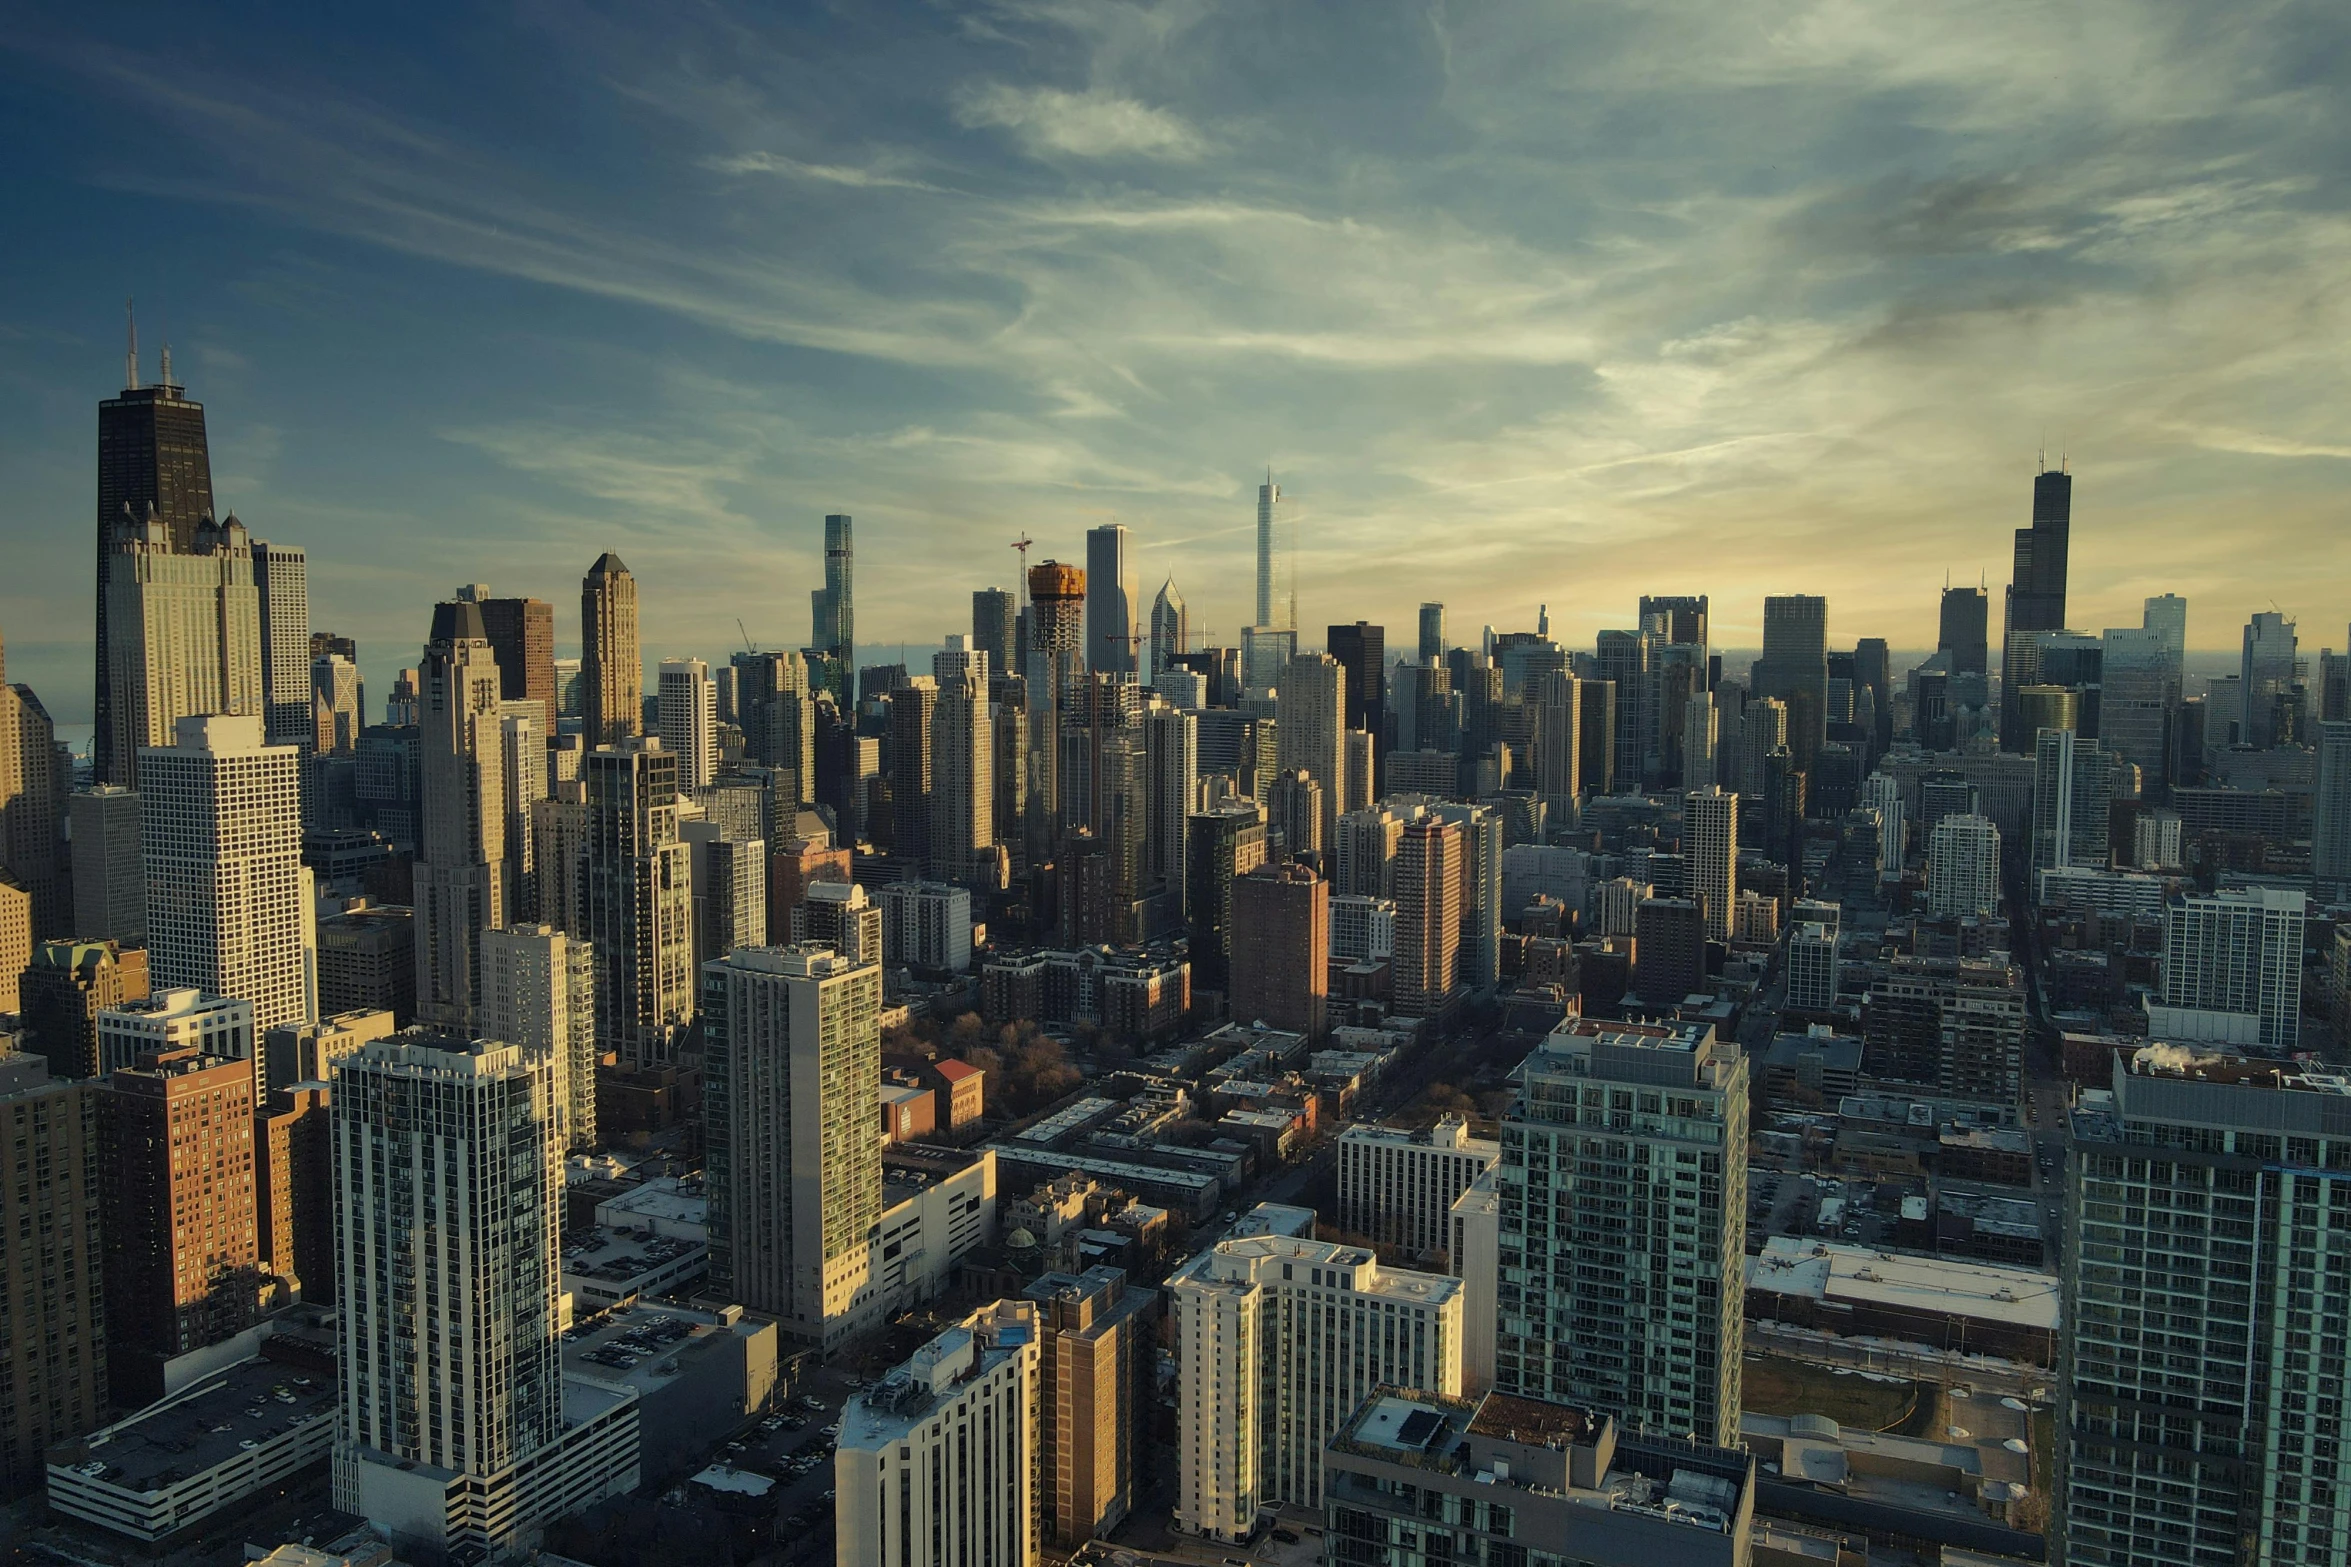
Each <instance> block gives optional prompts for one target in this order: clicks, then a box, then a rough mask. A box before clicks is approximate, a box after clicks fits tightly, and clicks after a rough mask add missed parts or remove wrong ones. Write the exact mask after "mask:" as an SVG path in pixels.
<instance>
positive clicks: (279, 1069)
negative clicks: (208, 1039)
mask: <svg viewBox="0 0 2351 1567" xmlns="http://www.w3.org/2000/svg"><path fill="white" fill-rule="evenodd" d="M219 1004H220V1005H222V1006H236V1005H242V1003H241V1002H223V1003H219ZM399 1028H400V1025H399V1023H398V1021H397V1020H396V1019H394V1017H393V1016H392V1014H391V1013H389V1012H383V1011H364V1012H343V1013H337V1014H333V1015H330V1016H327V1017H323V1018H320V1019H319V1020H318V1021H317V1022H315V1023H297V1024H293V1025H290V1026H288V1027H284V1028H273V1029H271V1030H270V1031H269V1032H268V1033H266V1034H264V1035H262V1036H261V1054H260V1058H259V1064H258V1066H257V1068H256V1070H255V1071H254V1074H253V1078H254V1082H253V1092H254V1096H255V1099H256V1101H257V1102H258V1101H260V1100H263V1099H266V1098H267V1096H268V1095H270V1094H271V1093H274V1092H276V1091H277V1090H280V1089H287V1088H294V1087H298V1086H302V1085H306V1084H308V1085H315V1084H320V1083H329V1082H332V1081H333V1080H334V1076H335V1064H336V1063H337V1062H339V1061H341V1060H342V1059H343V1058H344V1057H345V1056H348V1055H351V1054H353V1053H354V1052H355V1051H357V1050H358V1049H359V1047H360V1046H361V1045H364V1044H367V1043H368V1042H369V1041H371V1040H377V1039H386V1038H389V1037H390V1036H391V1035H393V1034H395V1033H397V1032H399ZM225 1053H226V1051H225V1050H223V1049H214V1048H206V1049H205V1054H207V1055H221V1054H225Z"/></svg>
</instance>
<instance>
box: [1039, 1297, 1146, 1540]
mask: <svg viewBox="0 0 2351 1567" xmlns="http://www.w3.org/2000/svg"><path fill="white" fill-rule="evenodd" d="M1022 1294H1024V1295H1025V1296H1026V1297H1027V1298H1028V1299H1030V1300H1032V1301H1035V1302H1036V1309H1037V1341H1038V1347H1039V1351H1040V1354H1039V1363H1038V1368H1037V1369H1038V1373H1039V1377H1040V1383H1039V1387H1038V1391H1037V1412H1038V1420H1037V1451H1036V1455H1035V1461H1036V1464H1037V1475H1038V1480H1039V1485H1038V1493H1039V1494H1038V1497H1037V1511H1038V1520H1037V1521H1038V1525H1039V1527H1040V1528H1041V1529H1042V1531H1043V1532H1044V1534H1045V1536H1046V1537H1047V1538H1048V1539H1051V1540H1055V1541H1058V1542H1060V1543H1061V1544H1064V1545H1077V1544H1080V1543H1082V1542H1084V1541H1086V1540H1091V1539H1095V1538H1097V1537H1099V1536H1101V1535H1103V1534H1106V1533H1108V1532H1109V1531H1110V1530H1111V1529H1113V1528H1115V1527H1117V1525H1118V1524H1119V1523H1120V1522H1121V1521H1122V1520H1124V1519H1125V1517H1126V1516H1127V1513H1128V1512H1129V1511H1130V1510H1131V1509H1132V1508H1133V1506H1134V1504H1135V1498H1136V1493H1137V1492H1138V1491H1139V1490H1140V1489H1141V1487H1142V1483H1143V1480H1144V1476H1143V1474H1142V1465H1143V1463H1144V1461H1145V1452H1144V1448H1143V1441H1144V1437H1145V1435H1146V1433H1147V1432H1148V1430H1149V1421H1150V1418H1151V1411H1152V1390H1153V1370H1154V1367H1155V1363H1156V1360H1157V1356H1156V1354H1155V1353H1154V1351H1155V1347H1156V1341H1155V1339H1154V1337H1153V1333H1152V1329H1153V1327H1154V1325H1155V1324H1156V1322H1157V1319H1158V1316H1159V1296H1158V1294H1157V1293H1156V1292H1154V1291H1152V1290H1147V1289H1136V1288H1134V1287H1132V1286H1130V1285H1129V1284H1128V1283H1127V1282H1126V1273H1125V1271H1124V1270H1123V1269H1119V1268H1112V1267H1093V1268H1088V1269H1087V1270H1086V1271H1085V1272H1083V1273H1078V1274H1070V1273H1048V1274H1046V1275H1045V1276H1044V1277H1042V1278H1040V1279H1038V1280H1037V1281H1036V1282H1035V1283H1033V1284H1031V1285H1030V1286H1029V1287H1028V1288H1027V1289H1026V1290H1024V1291H1022ZM1015 1472H1016V1473H1017V1466H1016V1471H1015Z"/></svg>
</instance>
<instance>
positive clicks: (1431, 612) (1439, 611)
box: [1419, 603, 1445, 665]
mask: <svg viewBox="0 0 2351 1567" xmlns="http://www.w3.org/2000/svg"><path fill="white" fill-rule="evenodd" d="M1419 652H1420V661H1421V663H1422V664H1424V665H1433V664H1441V663H1443V662H1444V660H1445V606H1444V605H1442V604H1436V603H1428V604H1423V605H1421V607H1420V646H1419Z"/></svg>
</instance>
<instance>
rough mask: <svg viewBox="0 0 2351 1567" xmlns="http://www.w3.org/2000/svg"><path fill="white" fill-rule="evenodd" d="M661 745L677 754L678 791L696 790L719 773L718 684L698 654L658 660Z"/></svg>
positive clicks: (685, 792)
mask: <svg viewBox="0 0 2351 1567" xmlns="http://www.w3.org/2000/svg"><path fill="white" fill-rule="evenodd" d="M658 700H659V704H660V715H661V745H662V749H664V750H667V751H675V752H676V753H677V758H678V793H680V794H687V795H691V794H697V793H699V792H700V791H702V790H704V789H707V788H709V787H710V780H711V779H713V778H715V777H717V776H718V686H717V684H716V683H715V682H713V681H712V680H711V678H710V665H709V664H708V663H706V662H705V661H703V660H702V659H699V658H665V659H663V660H662V661H661V686H660V693H659V698H658Z"/></svg>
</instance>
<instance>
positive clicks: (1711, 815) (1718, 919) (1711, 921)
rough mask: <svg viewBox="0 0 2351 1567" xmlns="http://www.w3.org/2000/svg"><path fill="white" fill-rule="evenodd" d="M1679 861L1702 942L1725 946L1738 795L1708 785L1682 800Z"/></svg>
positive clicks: (1733, 898) (1735, 895)
mask: <svg viewBox="0 0 2351 1567" xmlns="http://www.w3.org/2000/svg"><path fill="white" fill-rule="evenodd" d="M1696 705H1698V704H1693V706H1694V707H1695V706H1696ZM1709 710H1710V711H1711V708H1709ZM1682 857H1683V858H1684V859H1685V860H1686V861H1688V863H1689V867H1690V887H1689V890H1690V892H1691V893H1692V894H1694V895H1695V896H1697V897H1698V899H1699V900H1700V904H1699V906H1700V907H1701V908H1702V909H1703V910H1704V911H1705V914H1706V939H1707V940H1708V941H1719V942H1725V943H1727V942H1729V940H1730V939H1731V911H1732V909H1733V908H1734V907H1735V906H1736V904H1737V903H1738V900H1739V797H1738V796H1737V795H1735V794H1731V793H1728V792H1726V791H1725V790H1723V789H1721V788H1720V787H1718V786H1716V785H1714V784H1708V785H1707V786H1706V787H1705V788H1703V789H1693V790H1691V791H1690V792H1688V793H1687V794H1685V795H1683V796H1682Z"/></svg>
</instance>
